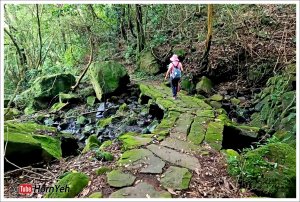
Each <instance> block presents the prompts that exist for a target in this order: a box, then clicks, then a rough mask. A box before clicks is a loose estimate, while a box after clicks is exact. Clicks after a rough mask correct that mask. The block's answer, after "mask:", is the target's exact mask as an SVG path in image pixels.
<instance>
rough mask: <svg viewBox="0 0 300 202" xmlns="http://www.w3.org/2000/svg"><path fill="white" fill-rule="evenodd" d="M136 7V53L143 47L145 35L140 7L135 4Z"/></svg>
mask: <svg viewBox="0 0 300 202" xmlns="http://www.w3.org/2000/svg"><path fill="white" fill-rule="evenodd" d="M135 8H136V30H137V34H138V35H137V44H138V50H137V51H138V53H140V52H141V51H142V50H143V49H144V47H145V35H144V29H143V17H142V7H141V5H139V4H136V5H135Z"/></svg>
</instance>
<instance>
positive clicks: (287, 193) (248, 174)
mask: <svg viewBox="0 0 300 202" xmlns="http://www.w3.org/2000/svg"><path fill="white" fill-rule="evenodd" d="M241 165H243V170H242V172H243V173H242V174H243V175H242V180H243V183H245V184H248V185H249V186H250V187H251V188H252V189H254V190H257V191H260V192H262V193H264V194H267V195H270V196H272V197H279V198H286V197H291V198H294V197H296V151H295V148H292V147H291V146H289V145H288V144H285V143H270V144H267V145H264V146H262V147H259V148H257V149H254V150H252V151H249V152H247V153H245V154H244V155H243V160H242V164H241Z"/></svg>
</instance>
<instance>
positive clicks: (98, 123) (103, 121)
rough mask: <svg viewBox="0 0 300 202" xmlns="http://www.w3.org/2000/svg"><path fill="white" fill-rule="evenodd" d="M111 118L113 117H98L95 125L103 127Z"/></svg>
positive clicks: (110, 121)
mask: <svg viewBox="0 0 300 202" xmlns="http://www.w3.org/2000/svg"><path fill="white" fill-rule="evenodd" d="M112 120H113V117H109V118H103V119H100V120H99V121H98V122H97V127H98V128H100V129H102V128H105V127H106V126H108V125H110V124H111V123H112Z"/></svg>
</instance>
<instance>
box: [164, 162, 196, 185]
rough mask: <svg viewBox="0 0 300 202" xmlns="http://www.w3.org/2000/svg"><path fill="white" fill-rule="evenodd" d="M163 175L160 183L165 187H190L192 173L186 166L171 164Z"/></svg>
mask: <svg viewBox="0 0 300 202" xmlns="http://www.w3.org/2000/svg"><path fill="white" fill-rule="evenodd" d="M162 176H163V177H162V178H161V181H160V183H161V185H162V186H163V187H164V188H166V189H168V188H170V189H173V190H183V189H187V188H189V184H190V180H191V177H192V173H190V171H189V170H188V169H186V168H179V167H175V166H170V167H169V168H168V170H167V171H166V172H165V173H164V174H163V175H162Z"/></svg>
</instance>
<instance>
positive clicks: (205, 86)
mask: <svg viewBox="0 0 300 202" xmlns="http://www.w3.org/2000/svg"><path fill="white" fill-rule="evenodd" d="M196 91H197V92H198V93H200V92H205V93H210V92H211V91H212V82H211V80H210V79H209V78H207V77H206V76H203V77H202V78H201V79H200V81H199V83H197V85H196Z"/></svg>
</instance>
